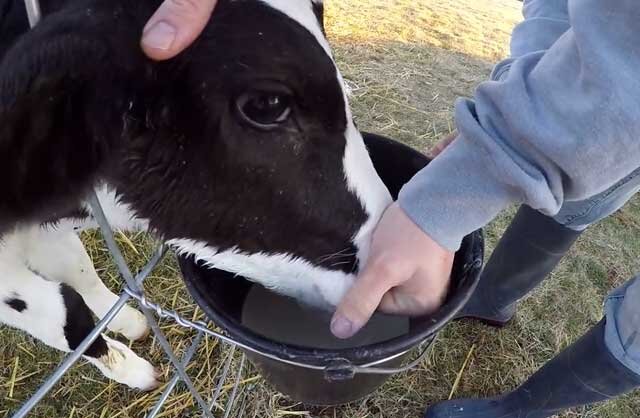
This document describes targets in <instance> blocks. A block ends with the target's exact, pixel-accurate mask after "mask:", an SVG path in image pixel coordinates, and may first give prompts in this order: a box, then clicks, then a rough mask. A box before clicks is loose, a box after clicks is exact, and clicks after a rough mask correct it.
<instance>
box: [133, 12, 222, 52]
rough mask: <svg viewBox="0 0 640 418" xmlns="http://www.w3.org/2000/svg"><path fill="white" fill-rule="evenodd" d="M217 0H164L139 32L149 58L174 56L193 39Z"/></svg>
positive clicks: (202, 26) (197, 34) (207, 18)
mask: <svg viewBox="0 0 640 418" xmlns="http://www.w3.org/2000/svg"><path fill="white" fill-rule="evenodd" d="M217 2H218V0H165V1H164V2H163V3H162V5H161V6H160V8H159V9H158V10H157V11H156V12H155V13H154V15H153V16H151V19H149V22H147V25H146V26H145V28H144V31H143V35H142V42H141V45H142V49H143V50H144V52H145V54H147V55H148V56H149V58H151V59H154V60H157V61H161V60H166V59H169V58H173V57H175V56H176V55H178V54H179V53H180V52H182V51H184V50H185V49H186V48H187V47H188V46H189V45H191V44H192V43H193V41H195V40H196V38H197V37H198V36H199V35H200V33H201V32H202V30H203V29H204V27H205V26H206V24H207V22H208V21H209V18H211V13H212V12H213V8H214V7H215V5H216V3H217Z"/></svg>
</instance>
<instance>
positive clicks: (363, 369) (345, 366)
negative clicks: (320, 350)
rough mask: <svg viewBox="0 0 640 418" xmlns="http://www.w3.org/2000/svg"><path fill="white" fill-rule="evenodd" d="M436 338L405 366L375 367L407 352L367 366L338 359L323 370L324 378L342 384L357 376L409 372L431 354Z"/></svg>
mask: <svg viewBox="0 0 640 418" xmlns="http://www.w3.org/2000/svg"><path fill="white" fill-rule="evenodd" d="M436 338H437V335H436V336H434V338H432V339H431V340H430V341H429V342H428V343H426V347H425V348H424V349H422V351H421V352H420V354H419V355H418V356H417V357H416V358H415V360H413V361H412V362H410V363H409V364H407V365H405V366H401V367H393V368H387V367H375V365H376V364H380V363H385V362H387V361H391V360H393V359H395V358H398V357H400V356H403V355H404V354H406V353H407V351H405V352H402V353H399V354H396V355H394V356H392V357H388V358H386V359H382V360H379V361H377V362H375V363H372V364H370V365H365V366H356V365H354V364H353V363H351V362H350V361H349V360H347V359H337V360H335V361H334V362H332V363H331V364H330V365H329V366H327V367H324V368H322V369H324V378H325V379H326V380H327V381H329V382H340V381H345V380H351V379H353V378H354V377H355V375H356V374H382V375H392V374H398V373H405V372H408V371H410V370H413V369H415V368H416V367H418V366H419V365H420V364H421V363H422V362H423V361H424V359H425V358H427V356H428V355H429V353H430V352H431V348H432V347H433V343H434V342H435V340H436Z"/></svg>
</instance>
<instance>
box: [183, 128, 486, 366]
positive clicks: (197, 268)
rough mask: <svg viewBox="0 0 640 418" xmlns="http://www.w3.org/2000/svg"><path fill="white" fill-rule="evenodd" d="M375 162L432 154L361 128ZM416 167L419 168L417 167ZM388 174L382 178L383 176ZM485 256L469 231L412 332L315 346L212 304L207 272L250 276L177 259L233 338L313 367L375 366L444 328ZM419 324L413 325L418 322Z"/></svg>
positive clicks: (478, 237) (204, 305) (194, 292)
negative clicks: (248, 323)
mask: <svg viewBox="0 0 640 418" xmlns="http://www.w3.org/2000/svg"><path fill="white" fill-rule="evenodd" d="M363 136H364V138H365V142H366V143H367V146H368V148H369V149H370V152H371V151H372V150H373V152H372V153H371V156H372V160H374V163H375V159H376V158H375V153H376V152H378V153H380V154H382V153H387V154H388V153H389V152H392V153H397V154H399V155H401V156H402V157H403V158H406V159H407V160H411V161H413V163H414V164H420V165H422V166H423V167H424V166H426V165H427V164H428V163H429V159H428V157H426V156H425V155H424V154H422V153H420V152H418V151H416V150H415V149H413V148H411V147H409V146H407V145H405V144H402V143H400V142H397V141H394V140H391V139H388V138H383V137H379V136H376V135H370V134H369V135H367V134H364V133H363ZM419 168H422V167H419ZM419 168H418V169H419ZM384 180H385V179H384V178H383V181H384ZM483 260H484V233H483V231H482V230H477V231H475V232H473V233H471V234H469V235H468V236H466V237H465V238H464V239H463V241H462V244H461V247H460V249H459V250H458V251H457V252H456V255H455V259H454V268H453V271H452V275H451V276H452V279H453V280H452V283H451V289H450V291H449V296H448V297H447V300H446V302H445V304H444V305H443V306H442V307H441V308H440V309H439V310H438V311H437V312H435V313H434V314H432V315H428V316H423V317H420V318H413V319H411V321H412V325H411V327H410V332H409V333H407V334H403V335H400V336H398V337H395V338H392V339H390V340H387V341H382V342H378V343H374V344H370V345H365V346H361V347H353V348H347V349H317V348H310V347H303V346H299V345H295V344H285V343H281V342H278V341H273V340H271V339H269V338H266V337H264V336H262V335H260V334H258V333H256V332H254V331H252V330H250V329H249V328H247V327H245V326H244V325H243V324H242V323H241V322H240V321H239V320H236V319H235V318H233V317H232V315H231V314H229V313H228V312H222V311H219V310H217V309H214V307H213V306H211V304H210V303H209V301H208V300H207V292H206V282H207V280H206V279H203V276H208V277H214V276H231V277H234V280H246V281H247V282H249V283H253V282H250V281H248V280H247V279H244V278H243V277H241V276H238V275H233V274H232V273H228V272H224V271H221V270H218V269H212V268H208V267H205V266H204V265H202V263H199V262H197V261H195V260H194V258H193V257H192V256H188V255H179V256H178V262H179V266H180V270H181V273H182V276H183V280H184V282H185V285H186V287H187V290H188V292H189V293H190V294H191V296H192V297H193V299H194V300H195V302H196V303H197V304H198V306H199V307H200V308H201V309H202V310H203V311H204V312H205V314H206V315H207V317H208V318H209V320H211V321H212V322H213V323H214V324H215V325H216V326H218V327H219V328H220V329H221V330H222V331H224V332H225V333H226V334H227V335H228V336H229V337H230V338H231V339H232V340H235V341H237V342H239V343H241V344H243V345H246V346H249V347H251V348H255V349H256V351H258V352H263V353H266V354H268V355H270V356H275V357H277V358H280V359H281V360H283V361H285V362H296V363H304V364H308V365H310V366H313V367H314V368H317V367H327V366H328V365H330V364H332V363H334V362H335V361H336V360H348V361H349V362H351V363H352V364H353V365H364V366H360V367H367V366H374V365H376V364H380V363H383V362H385V361H389V360H392V359H393V358H397V357H398V356H401V355H402V354H403V353H404V354H406V353H407V352H409V351H411V350H412V349H413V348H415V347H418V346H419V345H420V344H422V343H424V342H425V341H427V340H428V339H430V338H432V339H433V338H435V336H436V335H437V334H438V333H439V331H441V330H442V329H443V328H444V327H445V326H446V325H447V324H448V323H449V322H451V320H453V319H454V317H455V316H456V314H457V313H458V312H459V311H460V310H461V309H462V308H463V307H464V305H465V304H466V303H467V301H468V300H469V298H470V297H471V295H472V293H473V291H474V290H475V288H476V286H477V284H478V281H479V279H480V272H481V269H482V263H483ZM414 325H415V326H414Z"/></svg>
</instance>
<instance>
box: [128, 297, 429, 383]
mask: <svg viewBox="0 0 640 418" xmlns="http://www.w3.org/2000/svg"><path fill="white" fill-rule="evenodd" d="M124 291H125V293H127V294H128V295H129V296H131V297H132V298H133V299H135V300H137V301H138V303H140V304H141V305H142V306H144V307H145V308H147V309H150V310H151V311H153V312H155V314H156V315H158V317H159V318H162V319H171V320H173V321H175V322H176V323H177V324H178V325H180V326H182V327H184V328H188V329H192V330H195V331H200V332H203V333H204V334H207V335H209V336H212V337H214V338H218V339H220V340H221V341H223V342H225V343H227V344H230V345H233V346H236V347H240V348H242V349H244V350H246V351H249V352H251V353H254V354H258V355H260V356H263V357H266V358H268V359H270V360H274V361H277V362H279V363H284V364H288V365H290V366H296V367H302V368H304V369H309V370H317V371H321V372H324V373H325V378H326V379H327V380H329V381H344V380H350V379H353V377H355V375H356V374H396V373H404V372H406V371H409V370H411V369H414V368H415V367H417V366H418V365H419V364H420V363H421V362H422V360H424V358H425V357H426V356H427V355H428V354H429V352H430V351H431V347H432V346H433V342H434V341H435V339H436V337H435V336H434V338H432V339H431V341H429V342H428V343H427V346H426V347H425V348H424V350H423V351H422V352H421V353H420V355H419V356H418V357H417V358H416V359H415V360H414V361H412V362H411V363H409V364H407V365H406V366H403V367H398V368H382V367H375V366H376V365H378V364H381V363H385V362H388V361H391V360H393V359H395V358H398V357H400V356H403V355H404V354H406V353H407V351H404V352H402V353H398V354H395V355H393V356H391V357H388V358H385V359H382V360H378V361H376V362H373V363H370V364H366V365H363V366H356V365H354V364H353V363H351V362H350V361H349V360H347V359H336V360H334V362H332V364H330V365H329V366H316V365H313V364H307V363H301V362H298V361H294V360H289V359H285V358H281V357H278V356H275V355H273V354H269V353H265V352H262V351H261V350H258V349H256V348H254V347H251V346H249V345H247V344H244V343H242V342H239V341H236V340H234V339H233V338H231V337H229V336H227V335H224V334H222V333H220V332H217V331H213V330H211V329H209V324H208V323H206V322H204V321H190V320H188V319H185V318H183V317H181V316H180V315H179V314H178V313H177V312H175V311H170V310H166V309H163V308H162V307H161V306H159V305H157V304H155V303H153V302H151V301H149V300H148V299H147V297H146V296H145V295H144V294H142V293H138V292H136V291H134V290H132V289H130V288H129V287H128V286H127V287H125V288H124Z"/></svg>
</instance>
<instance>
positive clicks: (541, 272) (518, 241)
mask: <svg viewBox="0 0 640 418" xmlns="http://www.w3.org/2000/svg"><path fill="white" fill-rule="evenodd" d="M579 236H580V232H578V231H574V230H572V229H569V228H566V227H564V226H562V225H560V224H559V223H557V222H556V221H554V220H553V219H552V218H550V217H548V216H545V215H543V214H541V213H540V212H538V211H535V210H533V209H531V208H529V207H527V206H522V207H521V208H520V210H519V211H518V213H517V214H516V216H515V218H514V219H513V221H512V222H511V225H509V228H507V230H506V231H505V233H504V235H503V236H502V238H501V239H500V242H499V243H498V246H497V247H496V249H495V250H494V252H493V254H492V255H491V258H490V259H489V261H488V263H487V265H486V266H485V268H484V270H483V272H482V276H481V278H480V282H479V283H478V288H477V289H476V291H475V293H474V294H473V296H471V299H470V300H469V302H468V303H467V305H466V306H465V307H464V308H463V309H462V310H461V311H460V313H458V315H457V316H456V319H462V318H473V319H477V320H479V321H481V322H483V323H485V324H487V325H490V326H495V327H503V326H505V325H506V324H507V323H508V322H509V321H511V319H512V318H513V316H514V315H515V313H516V304H517V302H518V301H519V300H520V299H522V298H523V297H524V296H526V295H527V294H528V293H529V292H530V291H531V290H533V289H534V288H535V287H536V286H538V285H539V284H540V283H541V282H542V281H543V280H544V279H545V278H546V277H547V276H548V275H549V273H551V271H553V269H554V268H555V267H556V266H557V265H558V263H559V262H560V260H562V258H563V257H564V255H565V254H566V253H567V252H568V251H569V249H570V248H571V246H572V245H573V243H574V242H575V241H576V239H577V238H578V237H579Z"/></svg>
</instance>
